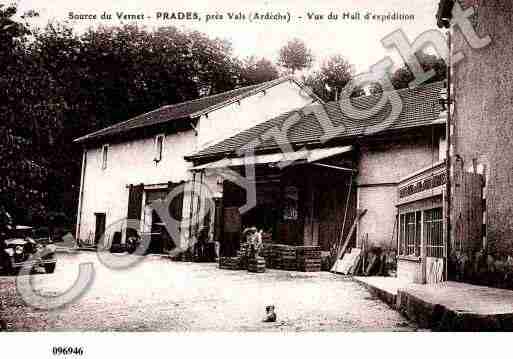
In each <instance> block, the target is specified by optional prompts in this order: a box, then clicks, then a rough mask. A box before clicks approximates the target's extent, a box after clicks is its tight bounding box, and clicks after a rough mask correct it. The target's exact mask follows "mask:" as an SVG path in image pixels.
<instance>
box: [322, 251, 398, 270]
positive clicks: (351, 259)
mask: <svg viewBox="0 0 513 359" xmlns="http://www.w3.org/2000/svg"><path fill="white" fill-rule="evenodd" d="M393 262H394V261H393V254H390V253H385V252H384V251H383V250H381V249H380V248H371V249H370V250H365V251H363V250H362V249H360V248H350V249H348V251H347V252H346V253H344V255H343V257H342V258H341V259H340V260H338V261H337V262H336V263H335V265H334V267H333V270H332V272H335V273H339V274H344V275H356V276H389V275H390V271H391V268H390V267H391V263H393Z"/></svg>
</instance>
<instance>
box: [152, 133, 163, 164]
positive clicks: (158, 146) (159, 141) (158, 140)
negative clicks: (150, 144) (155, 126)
mask: <svg viewBox="0 0 513 359" xmlns="http://www.w3.org/2000/svg"><path fill="white" fill-rule="evenodd" d="M163 147H164V135H158V136H157V137H155V158H154V159H153V160H154V161H155V162H160V161H161V160H162V149H163Z"/></svg>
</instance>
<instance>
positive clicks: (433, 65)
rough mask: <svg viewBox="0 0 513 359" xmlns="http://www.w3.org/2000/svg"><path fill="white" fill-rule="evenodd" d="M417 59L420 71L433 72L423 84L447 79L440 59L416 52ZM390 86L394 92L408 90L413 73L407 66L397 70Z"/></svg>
mask: <svg viewBox="0 0 513 359" xmlns="http://www.w3.org/2000/svg"><path fill="white" fill-rule="evenodd" d="M416 56H417V59H418V61H419V63H420V65H421V66H422V69H423V70H424V71H425V72H427V71H430V70H434V71H435V75H434V76H433V77H431V78H430V79H429V80H428V81H426V82H425V84H428V83H433V82H437V81H443V80H445V79H446V78H447V64H446V62H445V60H444V59H443V58H441V57H437V56H435V55H431V54H426V53H425V52H417V53H416ZM390 79H391V81H392V85H393V86H394V88H395V89H396V90H399V89H403V88H408V86H409V84H410V82H412V81H413V80H414V79H415V76H414V75H413V72H412V71H411V70H410V67H409V66H408V64H405V65H404V66H403V67H401V68H399V69H397V70H396V71H395V72H394V73H393V74H392V75H391V76H390Z"/></svg>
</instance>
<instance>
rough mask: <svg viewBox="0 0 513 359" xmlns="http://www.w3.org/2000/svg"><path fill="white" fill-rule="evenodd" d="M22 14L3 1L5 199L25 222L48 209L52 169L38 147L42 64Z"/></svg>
mask: <svg viewBox="0 0 513 359" xmlns="http://www.w3.org/2000/svg"><path fill="white" fill-rule="evenodd" d="M16 13H17V9H16V7H14V6H7V7H5V6H3V5H0V42H1V46H0V67H2V71H1V72H0V98H1V99H2V101H1V102H0V173H2V176H1V177H0V198H1V201H2V204H4V205H5V207H6V208H7V210H8V211H9V212H10V213H11V214H13V215H14V219H15V221H16V222H21V221H24V220H27V219H30V218H35V217H40V216H41V215H42V214H43V210H44V208H45V206H46V204H47V202H48V197H47V192H46V187H47V174H48V168H47V161H46V160H45V158H44V156H42V155H41V154H40V153H39V152H38V151H37V149H35V148H34V145H35V136H34V135H33V134H34V133H37V132H38V131H39V126H38V122H37V121H36V120H35V119H36V116H37V115H38V108H37V107H35V106H34V98H35V96H34V95H35V93H36V91H37V90H38V86H44V84H41V83H39V82H35V83H34V81H33V80H36V78H33V75H34V71H33V69H34V68H35V66H36V63H35V61H34V59H33V58H32V57H31V53H30V51H28V49H27V44H28V42H27V35H29V34H30V31H29V29H28V27H27V26H26V24H23V23H21V22H19V21H15V20H14V19H13V17H14V15H16ZM38 76H42V75H41V74H38ZM36 84H37V85H36Z"/></svg>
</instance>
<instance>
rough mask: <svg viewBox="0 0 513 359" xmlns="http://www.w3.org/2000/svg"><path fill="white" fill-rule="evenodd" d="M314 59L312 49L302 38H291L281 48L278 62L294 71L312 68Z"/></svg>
mask: <svg viewBox="0 0 513 359" xmlns="http://www.w3.org/2000/svg"><path fill="white" fill-rule="evenodd" d="M313 61H314V57H313V55H312V51H311V50H310V49H309V48H307V47H306V44H305V43H304V41H302V40H300V39H293V40H290V41H289V42H288V43H287V44H286V45H285V46H283V47H282V48H281V49H280V57H279V60H278V63H279V65H280V66H283V67H284V68H286V69H288V70H289V71H290V72H292V73H295V72H296V71H300V70H303V69H306V68H310V67H311V66H312V63H313Z"/></svg>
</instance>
